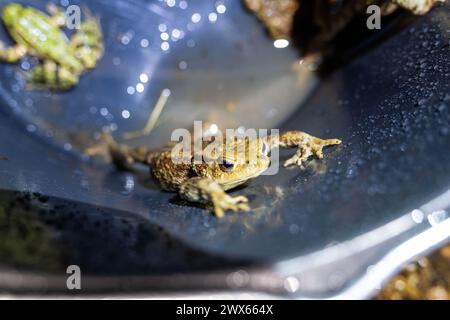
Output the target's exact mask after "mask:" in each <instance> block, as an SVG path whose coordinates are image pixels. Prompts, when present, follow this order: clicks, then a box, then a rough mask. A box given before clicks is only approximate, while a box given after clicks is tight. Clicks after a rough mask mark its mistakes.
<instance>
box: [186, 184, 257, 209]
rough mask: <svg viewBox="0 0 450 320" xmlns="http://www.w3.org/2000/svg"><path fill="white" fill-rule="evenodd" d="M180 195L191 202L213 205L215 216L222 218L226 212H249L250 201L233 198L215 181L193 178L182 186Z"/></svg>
mask: <svg viewBox="0 0 450 320" xmlns="http://www.w3.org/2000/svg"><path fill="white" fill-rule="evenodd" d="M178 192H179V194H180V196H181V197H182V198H183V199H186V200H188V201H191V202H197V203H203V204H208V205H212V207H213V211H214V214H215V215H216V216H217V217H218V218H221V217H223V216H224V214H225V211H226V210H233V211H249V210H250V208H249V206H248V204H247V202H248V199H247V198H246V197H244V196H237V197H232V196H230V195H228V194H227V193H226V192H225V191H224V190H223V189H222V187H221V186H220V185H219V184H218V183H217V182H216V181H214V180H211V179H208V178H199V177H195V178H191V179H188V180H186V181H185V182H184V183H182V184H181V186H180V189H179V191H178Z"/></svg>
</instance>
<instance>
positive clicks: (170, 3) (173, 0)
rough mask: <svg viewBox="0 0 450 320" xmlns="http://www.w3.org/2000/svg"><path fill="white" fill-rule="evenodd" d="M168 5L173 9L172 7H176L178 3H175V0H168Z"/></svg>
mask: <svg viewBox="0 0 450 320" xmlns="http://www.w3.org/2000/svg"><path fill="white" fill-rule="evenodd" d="M166 4H167V6H168V7H171V8H172V7H175V4H176V2H175V0H166Z"/></svg>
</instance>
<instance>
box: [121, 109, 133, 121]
mask: <svg viewBox="0 0 450 320" xmlns="http://www.w3.org/2000/svg"><path fill="white" fill-rule="evenodd" d="M130 115H131V114H130V111H128V110H127V109H123V110H122V118H124V119H128V118H130Z"/></svg>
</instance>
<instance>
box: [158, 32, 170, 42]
mask: <svg viewBox="0 0 450 320" xmlns="http://www.w3.org/2000/svg"><path fill="white" fill-rule="evenodd" d="M160 37H161V40H164V41H167V40H169V34H168V33H167V32H163V33H161V36H160Z"/></svg>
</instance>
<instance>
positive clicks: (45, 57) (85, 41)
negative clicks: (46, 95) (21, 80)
mask: <svg viewBox="0 0 450 320" xmlns="http://www.w3.org/2000/svg"><path fill="white" fill-rule="evenodd" d="M47 11H48V14H46V13H44V12H42V11H40V10H38V9H35V8H32V7H25V6H22V5H21V4H18V3H9V4H7V5H6V6H5V7H4V8H3V13H2V20H3V23H4V25H5V27H6V29H7V30H8V32H9V34H10V35H11V37H12V38H13V40H14V41H15V42H16V44H15V45H14V46H12V47H9V48H5V46H4V45H3V44H2V43H1V42H0V60H3V61H6V62H9V63H14V62H17V61H19V60H20V59H21V58H23V57H24V56H25V55H27V54H28V55H31V56H34V57H36V58H38V59H39V61H40V63H39V64H38V65H37V66H36V67H35V68H34V69H33V70H32V71H31V74H30V79H29V80H30V82H31V84H32V85H33V86H37V87H44V88H48V89H52V90H67V89H69V88H71V87H73V86H74V85H76V84H77V83H78V81H79V77H80V75H81V74H82V73H83V72H84V71H85V70H87V69H91V68H94V67H95V65H96V64H97V61H98V60H99V59H100V58H101V57H102V55H103V51H104V48H103V36H102V31H101V27H100V23H99V21H98V19H97V18H95V17H94V16H92V15H91V14H90V12H89V11H88V10H87V9H86V10H85V16H86V19H85V20H84V21H82V22H81V23H80V25H79V26H78V27H77V28H76V31H75V32H74V34H73V36H72V37H71V38H70V39H68V37H67V36H66V34H65V33H64V32H63V31H62V28H63V27H64V25H65V24H66V16H65V12H64V11H63V10H62V9H61V8H59V7H57V6H55V5H54V4H49V5H48V6H47Z"/></svg>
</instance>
